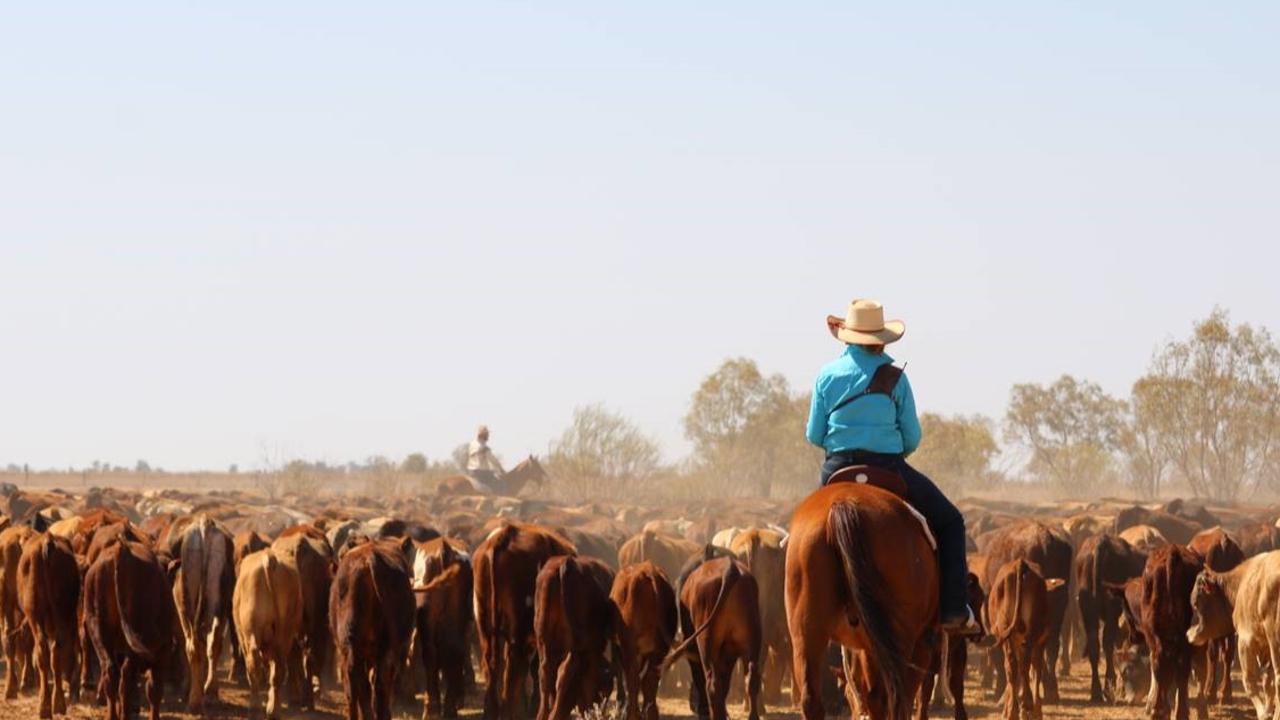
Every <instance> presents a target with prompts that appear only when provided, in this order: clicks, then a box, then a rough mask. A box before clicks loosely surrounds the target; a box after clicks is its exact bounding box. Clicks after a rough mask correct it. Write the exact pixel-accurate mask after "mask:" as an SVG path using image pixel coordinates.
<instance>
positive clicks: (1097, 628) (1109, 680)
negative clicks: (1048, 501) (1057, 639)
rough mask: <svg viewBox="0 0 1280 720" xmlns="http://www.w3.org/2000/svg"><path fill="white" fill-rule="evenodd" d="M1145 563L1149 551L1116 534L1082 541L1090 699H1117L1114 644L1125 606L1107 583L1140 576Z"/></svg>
mask: <svg viewBox="0 0 1280 720" xmlns="http://www.w3.org/2000/svg"><path fill="white" fill-rule="evenodd" d="M1146 564H1147V556H1146V553H1143V552H1140V551H1138V550H1135V549H1134V548H1133V547H1132V546H1130V545H1129V543H1127V542H1125V541H1124V540H1122V539H1120V538H1119V537H1116V536H1115V535H1111V534H1107V533H1104V534H1102V535H1098V536H1095V537H1091V538H1089V539H1087V540H1085V541H1084V542H1083V543H1082V544H1081V545H1080V552H1079V554H1078V555H1077V557H1076V561H1075V575H1076V578H1075V579H1076V602H1077V605H1078V606H1079V608H1080V623H1081V626H1082V628H1083V630H1084V641H1085V645H1084V651H1085V657H1087V658H1088V660H1089V668H1090V673H1091V681H1090V686H1089V699H1090V701H1091V702H1103V701H1104V700H1107V701H1112V700H1114V699H1115V646H1116V639H1117V635H1118V633H1119V631H1120V617H1121V613H1122V612H1123V610H1122V608H1121V601H1120V599H1119V598H1117V597H1115V595H1114V594H1112V593H1110V592H1108V591H1107V583H1114V584H1122V583H1124V582H1126V581H1128V580H1130V579H1131V578H1136V577H1140V576H1141V575H1142V570H1143V568H1144V567H1146ZM1099 635H1101V637H1099ZM1100 661H1102V662H1105V665H1106V669H1105V672H1103V673H1099V671H1098V665H1099V662H1100Z"/></svg>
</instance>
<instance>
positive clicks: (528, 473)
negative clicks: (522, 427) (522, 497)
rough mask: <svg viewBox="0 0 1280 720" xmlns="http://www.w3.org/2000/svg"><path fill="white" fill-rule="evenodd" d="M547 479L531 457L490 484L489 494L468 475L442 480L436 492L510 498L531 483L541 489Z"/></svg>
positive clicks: (535, 459)
mask: <svg viewBox="0 0 1280 720" xmlns="http://www.w3.org/2000/svg"><path fill="white" fill-rule="evenodd" d="M547 477H548V476H547V471H546V470H544V469H543V468H542V463H539V462H538V458H537V457H535V456H533V455H530V456H529V457H528V458H526V459H524V460H522V461H520V464H519V465H516V466H515V467H513V468H511V470H509V471H508V472H507V473H505V474H504V475H502V476H500V477H499V478H498V479H497V480H495V481H494V482H492V483H490V484H489V492H488V493H486V492H485V491H484V490H482V489H481V488H479V487H477V486H476V484H475V483H474V482H472V481H471V479H470V478H468V477H467V476H466V475H450V476H448V477H446V478H443V479H441V480H440V484H439V485H437V486H436V492H438V493H440V494H442V495H485V494H492V495H505V496H508V497H510V496H515V495H519V494H520V491H521V490H523V489H524V486H525V485H527V484H529V483H533V484H534V485H537V486H539V487H541V486H542V485H544V484H545V483H546V482H547Z"/></svg>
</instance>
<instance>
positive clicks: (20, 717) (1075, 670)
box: [0, 663, 1253, 720]
mask: <svg viewBox="0 0 1280 720" xmlns="http://www.w3.org/2000/svg"><path fill="white" fill-rule="evenodd" d="M1087 671H1088V666H1087V665H1086V664H1084V663H1077V664H1075V665H1074V666H1073V667H1072V675H1071V677H1070V678H1068V679H1067V680H1065V681H1064V682H1063V684H1062V694H1063V702H1062V703H1060V704H1058V705H1052V706H1049V705H1046V706H1045V709H1044V715H1045V718H1064V719H1070V720H1077V719H1078V720H1085V719H1087V720H1137V719H1138V718H1143V717H1145V715H1144V713H1143V712H1142V708H1141V707H1133V706H1105V707H1103V706H1094V705H1089V704H1088V703H1087V702H1086V700H1087V698H1088V694H1089V686H1088V677H1087V674H1086V673H1087ZM1236 690H1237V693H1236V698H1237V699H1236V701H1235V703H1234V704H1233V705H1232V706H1230V707H1226V708H1211V709H1210V717H1211V718H1213V719H1214V720H1220V719H1224V718H1230V719H1231V720H1249V719H1250V718H1252V717H1253V713H1252V711H1251V709H1250V706H1249V705H1248V704H1247V702H1246V701H1245V700H1244V699H1243V697H1242V696H1241V694H1240V692H1239V683H1237V685H1236ZM1192 692H1193V693H1194V692H1195V691H1194V689H1193V691H1192ZM965 694H966V697H967V698H968V707H969V717H970V718H972V719H973V720H984V719H988V720H994V719H995V718H999V717H1000V710H999V707H998V706H997V705H996V703H995V702H994V701H993V700H991V699H990V698H989V697H988V696H987V693H986V692H985V691H983V690H981V689H979V688H978V687H977V686H976V680H975V678H974V677H973V676H972V675H971V677H970V682H969V684H968V685H967V690H966V693H965ZM166 696H167V697H166V702H165V705H164V709H163V712H162V714H161V716H162V717H163V718H166V720H179V719H181V720H192V719H193V718H194V717H195V716H193V715H190V714H188V713H186V712H185V711H184V710H183V707H182V705H181V703H179V702H178V699H177V698H176V697H175V693H174V692H173V691H172V690H171V691H169V692H167V693H166ZM222 700H223V702H219V703H216V704H211V705H210V707H209V711H208V712H207V714H206V716H205V717H206V718H208V719H209V720H232V719H233V718H245V717H248V715H247V700H248V693H247V692H246V691H245V690H243V689H240V688H224V689H223V693H222ZM478 700H479V698H478V697H475V696H473V697H471V698H469V702H468V705H467V709H466V710H465V711H464V713H463V714H464V716H466V717H476V716H478V715H479V709H478V707H477V705H476V704H477V702H478ZM37 707H38V706H37V703H36V699H35V697H34V696H33V695H30V694H28V695H24V696H23V697H21V698H19V699H18V700H16V701H12V702H8V703H4V702H3V701H0V720H28V719H29V718H35V717H36V716H37V712H36V711H37ZM659 708H660V710H661V712H662V715H663V717H688V716H689V715H690V713H689V708H688V705H687V704H686V703H685V702H684V701H683V700H679V699H674V698H673V699H664V700H662V701H661V702H660V704H659ZM730 714H731V715H732V716H733V717H734V718H741V717H742V715H743V713H742V711H741V708H740V707H736V706H735V707H731V708H730ZM931 715H932V716H933V717H937V718H950V717H951V711H950V709H949V708H943V709H934V710H933V711H932V713H931ZM68 717H70V718H74V719H75V720H87V719H88V718H103V717H106V712H105V709H103V708H98V707H92V706H90V705H88V704H84V703H81V704H79V705H75V706H73V707H71V708H70V711H69V715H68ZM144 717H145V716H144ZM282 717H284V718H296V719H297V720H336V719H339V718H345V717H346V714H345V708H344V707H343V705H342V696H341V693H340V692H338V691H330V692H327V693H326V694H325V695H324V696H323V699H322V701H321V703H320V707H319V709H318V710H317V711H315V712H297V711H293V710H289V709H286V710H285V711H284V712H283V713H282ZM395 717H396V718H397V720H418V719H419V718H421V717H422V706H421V705H414V706H412V707H410V706H404V707H401V708H399V709H398V710H397V712H396V715H395ZM766 717H769V718H777V719H778V720H794V719H795V718H798V715H797V714H796V713H795V712H794V710H792V709H791V708H769V712H768V713H767V715H766ZM1193 717H1194V715H1193Z"/></svg>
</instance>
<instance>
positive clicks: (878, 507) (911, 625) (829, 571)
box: [786, 469, 938, 720]
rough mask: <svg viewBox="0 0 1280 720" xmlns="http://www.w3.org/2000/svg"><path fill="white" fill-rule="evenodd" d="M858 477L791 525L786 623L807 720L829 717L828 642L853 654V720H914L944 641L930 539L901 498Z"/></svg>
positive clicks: (824, 494) (813, 502)
mask: <svg viewBox="0 0 1280 720" xmlns="http://www.w3.org/2000/svg"><path fill="white" fill-rule="evenodd" d="M866 472H867V473H871V474H875V475H878V474H880V473H881V472H882V471H877V470H874V469H868V470H867V471H866ZM858 478H859V482H835V483H831V484H828V485H827V486H826V487H823V488H820V489H819V490H817V491H815V492H814V493H812V494H811V495H809V497H807V498H806V499H805V500H804V501H803V502H801V503H800V505H799V506H798V507H797V508H796V511H795V514H794V515H793V516H792V518H791V535H790V538H789V539H788V542H787V557H786V606H787V625H788V627H789V629H790V632H791V643H792V656H793V660H794V674H795V678H796V680H797V681H798V683H799V684H800V705H801V709H802V711H803V714H804V719H805V720H821V719H822V718H823V716H824V711H823V703H822V684H823V675H824V673H826V672H827V669H826V668H827V665H826V652H827V646H828V644H829V643H830V642H832V641H835V642H837V643H839V644H840V645H841V646H842V647H843V648H846V650H847V652H846V655H851V658H849V659H850V660H851V662H847V663H846V668H847V670H846V673H847V676H848V677H847V680H848V682H847V684H846V694H847V695H848V699H849V701H850V706H851V707H853V706H854V705H857V706H858V707H854V708H853V709H854V716H855V717H856V716H857V715H858V714H859V713H862V714H867V715H869V716H870V717H871V718H872V720H907V718H908V716H909V715H910V714H911V708H912V702H913V700H914V698H915V695H916V693H917V691H918V689H919V686H920V682H921V680H922V679H923V677H924V674H925V673H926V672H927V668H928V667H929V664H930V658H931V655H932V652H933V643H934V642H936V640H937V638H936V633H937V625H938V564H937V559H936V556H935V554H934V550H933V547H932V545H931V543H930V538H929V536H928V534H927V533H926V530H925V528H924V526H923V524H922V523H921V521H920V520H919V519H918V518H917V517H916V516H915V515H914V514H913V511H912V510H911V508H910V507H908V505H907V504H906V502H904V501H903V500H902V499H901V498H900V497H899V496H897V495H895V494H894V493H892V492H889V491H887V490H883V489H881V488H880V487H876V486H875V483H873V484H864V480H863V478H864V476H863V475H861V474H859V476H858ZM892 480H896V481H897V483H899V484H900V483H901V480H900V479H898V478H896V477H893V478H892Z"/></svg>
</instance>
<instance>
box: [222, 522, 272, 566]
mask: <svg viewBox="0 0 1280 720" xmlns="http://www.w3.org/2000/svg"><path fill="white" fill-rule="evenodd" d="M231 547H232V553H231V557H232V562H233V563H234V564H235V568H236V574H237V575H238V574H239V571H240V561H241V560H244V559H245V558H246V557H248V556H250V555H252V554H253V553H256V552H258V551H259V550H266V549H267V548H269V547H271V540H270V539H268V538H267V536H266V535H263V534H262V533H260V532H258V531H257V530H242V531H240V532H238V533H236V534H235V537H233V538H232V539H231Z"/></svg>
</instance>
